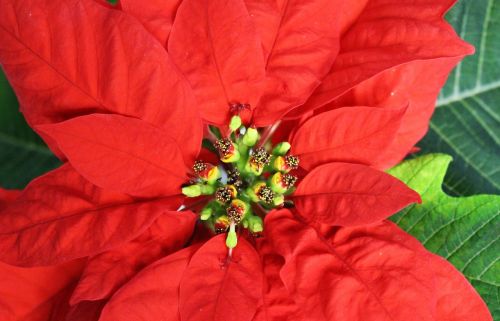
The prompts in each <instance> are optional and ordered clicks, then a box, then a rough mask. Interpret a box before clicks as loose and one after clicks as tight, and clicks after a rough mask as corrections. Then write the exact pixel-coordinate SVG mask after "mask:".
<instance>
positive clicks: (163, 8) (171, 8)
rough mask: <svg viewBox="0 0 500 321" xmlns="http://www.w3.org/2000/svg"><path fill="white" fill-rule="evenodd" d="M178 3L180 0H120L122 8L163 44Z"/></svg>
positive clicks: (165, 41)
mask: <svg viewBox="0 0 500 321" xmlns="http://www.w3.org/2000/svg"><path fill="white" fill-rule="evenodd" d="M180 4H181V0H148V1H136V0H120V5H121V7H122V10H123V11H124V12H126V13H128V14H130V15H132V16H134V17H136V18H137V19H138V20H139V21H140V22H141V23H142V24H143V25H144V27H145V28H146V29H147V30H148V31H149V32H150V33H151V34H152V35H153V36H154V37H155V38H156V39H157V40H158V41H159V42H160V43H161V44H162V45H163V46H166V45H167V39H168V36H169V34H170V30H171V29H172V24H173V22H174V18H175V13H176V12H177V8H178V7H179V5H180Z"/></svg>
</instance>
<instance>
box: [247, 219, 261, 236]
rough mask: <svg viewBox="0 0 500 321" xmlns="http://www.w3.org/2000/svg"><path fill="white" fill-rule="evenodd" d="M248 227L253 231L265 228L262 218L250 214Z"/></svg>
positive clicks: (258, 231)
mask: <svg viewBox="0 0 500 321" xmlns="http://www.w3.org/2000/svg"><path fill="white" fill-rule="evenodd" d="M247 221H248V229H249V230H250V232H252V233H260V232H262V231H263V230H264V224H263V223H262V219H261V218H260V217H258V216H250V217H249V218H248V220H247Z"/></svg>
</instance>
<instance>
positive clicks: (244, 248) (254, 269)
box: [179, 235, 262, 321]
mask: <svg viewBox="0 0 500 321" xmlns="http://www.w3.org/2000/svg"><path fill="white" fill-rule="evenodd" d="M225 239H226V235H219V236H216V237H213V238H212V239H211V240H209V241H208V242H206V243H205V244H204V245H203V246H202V247H201V248H200V249H199V250H198V251H197V252H196V254H195V255H194V256H193V257H192V259H191V262H189V266H188V268H187V270H186V272H185V274H184V276H183V278H182V281H181V290H180V302H179V311H180V315H181V320H182V321H232V320H238V321H250V320H251V319H252V317H253V316H254V314H255V311H256V309H257V303H258V301H259V298H260V297H261V296H262V268H261V265H260V264H261V263H260V260H259V256H258V254H257V252H256V251H255V249H254V248H253V246H252V245H251V244H249V243H248V241H246V240H245V239H244V238H239V240H238V246H237V247H235V248H234V251H233V255H232V257H231V258H228V249H227V247H226V244H225Z"/></svg>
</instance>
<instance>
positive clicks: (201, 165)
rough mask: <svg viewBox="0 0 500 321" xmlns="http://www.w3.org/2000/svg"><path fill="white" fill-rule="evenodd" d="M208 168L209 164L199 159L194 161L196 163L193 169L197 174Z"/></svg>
mask: <svg viewBox="0 0 500 321" xmlns="http://www.w3.org/2000/svg"><path fill="white" fill-rule="evenodd" d="M206 169H207V164H206V163H205V162H203V161H201V160H197V161H195V162H194V165H193V171H194V172H195V173H196V174H199V173H201V172H203V171H205V170H206Z"/></svg>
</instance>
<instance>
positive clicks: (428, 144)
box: [418, 0, 500, 195]
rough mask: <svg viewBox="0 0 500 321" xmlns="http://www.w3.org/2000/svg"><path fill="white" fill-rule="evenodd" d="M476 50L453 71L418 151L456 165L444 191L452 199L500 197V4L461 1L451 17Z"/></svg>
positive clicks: (451, 168)
mask: <svg viewBox="0 0 500 321" xmlns="http://www.w3.org/2000/svg"><path fill="white" fill-rule="evenodd" d="M446 18H447V19H448V21H449V22H450V23H451V24H452V25H453V27H454V28H455V30H456V31H457V33H458V34H460V36H461V37H462V38H463V39H465V40H466V41H468V42H469V43H471V44H473V45H474V46H475V47H476V54H475V55H473V56H470V57H466V58H465V59H464V61H463V62H462V63H461V64H459V65H458V67H457V68H456V69H455V70H454V71H453V73H452V74H451V75H450V78H449V79H448V82H447V83H446V86H445V87H444V88H443V90H442V92H441V95H440V97H439V100H438V102H437V108H436V112H435V114H434V117H433V119H432V122H431V124H430V129H429V133H428V134H427V136H426V137H425V138H424V139H423V141H421V142H420V143H419V144H418V146H419V147H420V148H421V149H422V152H423V153H424V154H426V153H430V152H443V153H447V154H450V155H452V156H453V159H454V162H453V164H452V165H451V167H450V170H449V172H448V174H447V176H446V177H445V181H444V185H445V186H444V188H445V190H446V191H447V192H449V193H450V194H452V195H473V194H479V193H491V194H498V193H500V59H498V56H499V54H500V32H498V31H499V30H500V1H497V0H474V1H471V0H461V1H459V2H458V3H457V4H456V5H455V7H453V9H452V10H451V11H450V12H449V13H448V15H447V17H446Z"/></svg>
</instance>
